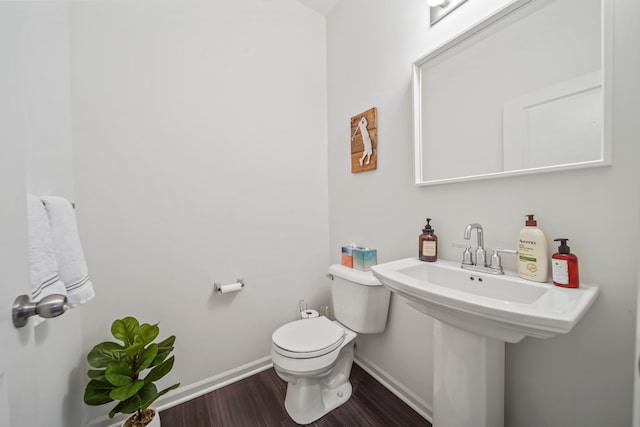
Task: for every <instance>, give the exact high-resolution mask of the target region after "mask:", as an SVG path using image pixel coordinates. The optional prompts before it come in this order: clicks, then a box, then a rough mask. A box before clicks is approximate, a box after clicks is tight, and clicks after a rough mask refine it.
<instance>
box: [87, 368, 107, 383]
mask: <svg viewBox="0 0 640 427" xmlns="http://www.w3.org/2000/svg"><path fill="white" fill-rule="evenodd" d="M104 371H105V370H104V369H89V370H88V371H87V376H88V377H89V378H91V379H92V380H101V381H106V380H105V378H104Z"/></svg>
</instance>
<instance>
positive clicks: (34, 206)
mask: <svg viewBox="0 0 640 427" xmlns="http://www.w3.org/2000/svg"><path fill="white" fill-rule="evenodd" d="M27 220H28V229H29V264H30V267H31V298H32V299H33V300H34V301H39V300H41V299H42V298H44V297H46V296H47V295H52V294H62V295H67V290H66V287H65V286H64V283H62V281H61V280H60V277H59V276H58V263H57V261H56V256H55V252H54V249H53V240H52V236H51V228H50V226H49V218H48V217H47V213H46V212H45V210H44V206H43V205H42V202H41V201H40V199H38V198H37V197H36V196H33V195H31V194H27ZM44 320H45V319H43V318H42V317H39V316H35V317H34V325H38V324H39V323H41V322H43V321H44Z"/></svg>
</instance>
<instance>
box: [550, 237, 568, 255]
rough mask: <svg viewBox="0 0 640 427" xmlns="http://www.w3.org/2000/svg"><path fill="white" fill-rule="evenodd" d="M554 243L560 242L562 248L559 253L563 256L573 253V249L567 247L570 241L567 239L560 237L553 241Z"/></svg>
mask: <svg viewBox="0 0 640 427" xmlns="http://www.w3.org/2000/svg"><path fill="white" fill-rule="evenodd" d="M553 241H554V242H560V246H558V252H559V253H561V254H569V253H571V248H570V247H569V246H567V242H568V241H569V239H567V238H566V237H560V238H557V239H553Z"/></svg>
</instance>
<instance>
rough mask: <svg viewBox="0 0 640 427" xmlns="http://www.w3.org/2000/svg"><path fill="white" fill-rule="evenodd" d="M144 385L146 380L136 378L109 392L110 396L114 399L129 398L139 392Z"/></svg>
mask: <svg viewBox="0 0 640 427" xmlns="http://www.w3.org/2000/svg"><path fill="white" fill-rule="evenodd" d="M143 385H144V381H142V380H135V381H133V382H131V383H129V384H127V385H123V386H122V387H118V388H114V389H113V390H111V393H109V397H110V398H112V399H113V400H127V399H128V398H130V397H131V396H133V395H134V394H136V393H137V392H138V390H140V389H141V388H142V386H143Z"/></svg>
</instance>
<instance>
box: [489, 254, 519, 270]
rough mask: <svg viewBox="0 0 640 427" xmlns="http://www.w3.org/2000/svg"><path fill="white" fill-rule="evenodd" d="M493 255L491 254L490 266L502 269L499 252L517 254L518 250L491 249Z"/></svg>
mask: <svg viewBox="0 0 640 427" xmlns="http://www.w3.org/2000/svg"><path fill="white" fill-rule="evenodd" d="M492 250H493V255H491V268H493V269H494V270H500V271H502V258H500V254H513V255H515V254H517V253H518V251H515V250H513V249H492Z"/></svg>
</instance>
